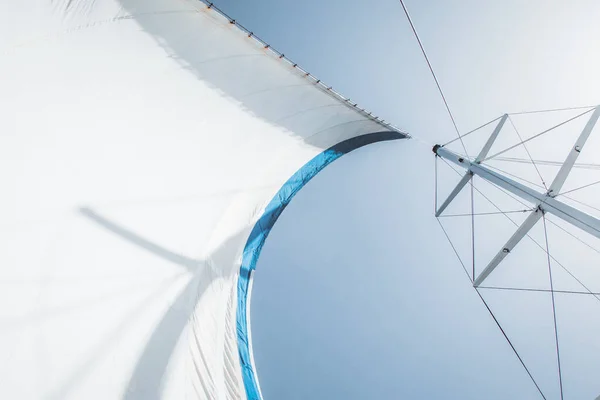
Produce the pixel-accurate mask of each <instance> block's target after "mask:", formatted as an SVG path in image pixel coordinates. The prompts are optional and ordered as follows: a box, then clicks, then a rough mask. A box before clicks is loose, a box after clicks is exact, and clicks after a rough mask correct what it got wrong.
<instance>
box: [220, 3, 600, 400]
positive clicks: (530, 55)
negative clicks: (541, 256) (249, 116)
mask: <svg viewBox="0 0 600 400" xmlns="http://www.w3.org/2000/svg"><path fill="white" fill-rule="evenodd" d="M215 3H216V4H217V5H218V6H219V7H220V8H222V9H223V10H224V11H225V12H227V13H228V14H230V16H232V17H234V18H235V19H236V20H238V21H239V22H241V23H242V24H243V25H245V26H246V27H247V28H249V29H250V30H252V31H254V32H255V33H256V34H257V35H259V36H260V37H261V38H263V39H264V40H266V41H267V42H269V43H271V44H272V45H273V47H275V48H277V49H278V50H280V51H282V52H284V53H285V54H286V56H288V57H289V58H291V59H292V60H294V61H295V62H298V63H299V65H301V66H302V67H303V68H305V69H306V70H308V71H310V72H311V73H313V74H314V75H316V76H317V77H319V78H320V79H322V80H323V81H325V82H327V83H328V84H330V85H332V86H333V87H334V88H335V89H337V90H338V91H339V92H341V93H342V94H344V95H345V96H348V97H350V98H351V99H353V100H354V101H357V102H358V103H359V104H360V105H362V106H363V107H366V108H367V109H368V110H370V111H373V112H374V113H375V114H376V115H378V116H380V117H382V118H384V119H386V120H388V121H391V122H392V123H394V124H395V125H396V126H398V127H400V128H402V129H405V130H407V131H408V132H410V133H411V134H413V135H414V136H416V137H418V138H420V139H421V140H422V141H423V142H425V143H427V145H425V144H422V143H421V142H418V141H412V142H411V143H392V144H390V143H385V144H378V145H374V146H371V147H369V148H365V149H361V150H359V151H357V152H356V153H353V154H350V155H348V156H345V157H344V158H342V159H341V160H339V161H336V162H335V163H334V164H333V165H332V166H330V167H328V168H327V169H326V170H325V171H324V172H322V173H321V174H320V175H319V176H317V177H316V178H315V179H314V180H313V181H311V183H310V184H309V185H307V186H306V188H305V189H303V191H302V192H301V193H300V194H299V195H298V196H297V197H296V198H295V199H294V201H293V202H292V204H291V205H290V206H289V207H288V209H286V211H285V213H284V214H283V216H282V217H281V218H280V220H279V222H278V223H277V224H276V225H275V228H274V229H273V231H272V233H271V235H270V237H269V239H268V241H267V244H266V246H265V249H264V251H263V253H262V256H261V260H260V261H259V265H258V268H257V274H256V277H255V285H254V292H253V297H252V335H253V342H254V353H255V358H256V363H257V369H258V373H259V379H260V382H261V386H262V390H263V394H264V397H265V398H266V399H306V398H311V399H337V398H344V399H396V398H409V399H437V398H456V399H459V398H460V399H507V398H511V399H535V398H541V397H540V396H539V394H538V393H537V391H536V389H535V387H534V386H533V385H532V383H531V381H530V380H529V378H528V377H527V375H526V373H525V372H524V371H523V369H522V367H521V366H520V364H519V363H518V361H517V359H516V358H515V356H514V354H513V353H512V351H511V350H510V348H509V347H508V345H507V344H506V342H505V340H504V338H503V337H502V336H501V334H500V332H499V331H498V329H497V328H496V326H495V325H494V323H493V321H492V320H491V318H490V316H489V314H488V313H487V311H486V310H485V308H484V307H483V305H482V304H481V302H480V301H479V299H478V298H477V295H476V293H475V292H474V291H473V289H472V288H471V287H470V282H469V281H468V280H467V278H466V277H465V275H464V272H463V271H462V270H461V268H460V265H459V264H458V263H457V261H456V259H455V257H454V255H453V253H452V251H451V249H450V247H449V246H448V244H447V242H446V241H445V239H444V237H443V234H442V233H441V231H440V229H439V227H438V225H437V222H436V221H435V219H434V218H433V215H432V214H433V211H432V210H433V168H432V166H433V159H432V157H431V153H430V150H429V148H428V145H429V144H432V143H436V142H445V141H448V140H450V139H452V138H453V137H454V135H455V133H454V131H453V128H452V125H451V123H450V120H449V118H448V116H447V114H446V112H445V109H444V107H443V103H442V102H441V99H440V97H439V94H438V93H437V91H436V88H435V85H434V82H433V80H432V79H431V76H430V74H429V71H428V70H427V67H426V65H425V63H424V60H423V58H422V56H421V54H420V53H419V49H418V47H417V44H416V42H415V41H414V38H413V36H412V33H411V31H410V28H409V26H408V24H407V22H406V19H405V17H404V14H403V12H402V8H401V6H400V4H399V3H398V2H397V1H396V0H374V1H371V2H358V1H341V0H333V1H327V2H319V1H317V0H307V1H302V2H300V1H291V0H256V1H245V2H239V1H232V0H220V1H215ZM406 4H407V6H408V8H409V10H410V12H411V14H412V16H413V19H414V22H415V24H416V26H417V29H418V30H419V32H420V35H421V38H422V40H423V42H424V44H425V46H426V48H427V50H428V53H429V55H430V58H431V61H432V63H433V65H434V68H435V70H436V72H437V74H438V77H439V79H440V82H441V84H442V86H443V88H444V90H445V93H446V96H447V99H448V101H449V104H450V107H451V108H452V110H453V112H454V115H455V117H456V120H457V123H458V127H459V129H460V130H461V131H462V132H465V131H467V130H469V129H471V128H474V127H476V126H478V125H480V124H482V123H484V122H487V121H488V120H490V119H492V118H495V117H497V116H499V115H500V114H502V113H504V112H511V111H522V110H532V109H544V108H555V107H568V106H579V105H588V104H596V103H598V102H599V97H600V80H598V79H597V71H599V70H600V55H598V51H597V49H598V48H600V24H597V15H600V14H598V12H599V11H600V3H598V2H595V1H592V0H590V1H571V2H559V1H542V0H536V1H527V2H523V1H518V0H508V1H488V2H478V1H466V0H464V1H453V2H447V1H429V2H418V1H407V2H406ZM503 296H504V295H501V294H489V297H486V299H488V300H489V301H490V303H491V304H492V305H493V306H497V307H498V308H497V310H498V313H499V316H500V318H501V320H502V321H503V322H504V323H505V324H506V325H507V330H508V331H509V334H510V335H511V337H513V338H514V340H515V343H516V345H517V347H518V348H519V349H520V350H521V352H522V353H523V356H524V358H526V361H527V364H528V365H529V366H530V367H531V369H532V372H533V373H534V375H535V376H536V378H537V379H538V381H539V383H540V385H541V386H542V389H543V390H544V393H546V395H547V398H548V399H555V398H559V392H558V386H557V380H556V370H555V367H554V362H555V361H554V358H553V357H554V353H553V348H552V345H553V336H552V335H553V333H552V331H551V330H550V328H549V325H548V321H549V320H548V316H549V314H548V311H549V309H548V307H547V304H546V303H547V300H548V299H547V298H543V297H541V298H540V297H539V296H538V297H531V296H529V297H528V296H527V295H520V297H519V296H516V297H515V296H514V295H512V296H513V297H510V298H508V297H506V296H504V297H503ZM561 301H562V302H559V304H558V305H559V313H560V312H561V310H562V312H563V316H564V315H570V314H572V313H573V312H574V311H573V310H575V309H578V310H581V308H580V307H581V305H580V304H574V303H573V304H571V303H569V301H571V300H561ZM544 302H545V303H544ZM503 305H504V309H502V307H501V306H503ZM561 307H562V308H561ZM592 307H593V305H592ZM516 308H519V311H520V314H519V315H518V316H515V315H514V314H515V312H514V310H515V309H516ZM596 313H597V310H596ZM511 317H513V319H511ZM571 326H573V327H572V328H571V330H569V328H568V327H565V328H564V330H563V331H562V333H563V337H565V338H571V340H572V342H576V341H577V340H579V341H581V342H582V343H587V344H589V345H590V346H592V348H593V349H595V350H596V351H597V350H598V348H597V347H598V345H597V342H595V341H594V340H593V338H592V339H590V338H589V337H588V336H586V334H583V333H582V332H584V331H585V332H587V331H590V326H587V329H586V328H585V327H584V326H575V325H573V324H571V325H569V327H571ZM565 340H567V339H565ZM594 346H595V347H594ZM566 347H569V346H568V343H567V344H566ZM582 349H587V348H585V347H578V348H575V349H574V350H573V349H572V351H571V352H570V353H569V354H570V355H566V356H565V359H566V361H565V362H566V364H567V365H566V366H565V371H564V378H565V398H594V396H596V395H598V394H599V393H600V385H599V384H597V383H596V381H597V379H595V378H596V373H595V371H597V369H594V366H597V362H596V364H594V361H593V360H587V359H586V357H583V352H584V351H586V350H582ZM588 350H589V349H588ZM573 354H574V356H573ZM595 354H598V353H595ZM582 357H583V358H582ZM579 359H583V361H582V363H583V364H582V365H585V366H586V367H585V368H583V367H581V368H578V365H579V364H578V363H577V360H579ZM580 364H581V363H580Z"/></svg>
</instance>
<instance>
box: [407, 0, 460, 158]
mask: <svg viewBox="0 0 600 400" xmlns="http://www.w3.org/2000/svg"><path fill="white" fill-rule="evenodd" d="M399 1H400V4H401V5H402V9H403V10H404V14H405V15H406V19H407V20H408V23H409V24H410V27H411V29H412V32H413V34H414V36H415V39H416V40H417V43H418V44H419V47H420V48H421V53H423V57H424V58H425V61H426V62H427V66H428V67H429V71H430V72H431V75H432V76H433V80H434V81H435V84H436V86H437V89H438V91H439V93H440V96H441V97H442V100H443V101H444V105H445V106H446V111H448V115H449V116H450V119H451V120H452V125H454V130H455V131H456V135H457V136H458V139H459V140H460V143H461V145H462V147H463V150H464V151H465V154H466V155H467V157H468V156H469V153H468V152H467V148H466V146H465V142H464V141H463V140H462V138H461V136H460V131H459V130H458V126H457V125H456V121H455V119H454V115H453V114H452V111H451V110H450V106H449V105H448V101H447V100H446V96H444V91H443V90H442V87H441V86H440V82H439V81H438V78H437V76H436V75H435V72H434V71H433V66H432V65H431V62H430V61H429V57H428V56H427V53H426V52H425V47H423V43H422V42H421V38H420V37H419V34H418V33H417V29H416V28H415V24H414V23H413V21H412V18H411V17H410V14H409V13H408V9H407V8H406V5H405V4H404V0H399Z"/></svg>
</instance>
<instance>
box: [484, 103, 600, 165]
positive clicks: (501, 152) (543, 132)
mask: <svg viewBox="0 0 600 400" xmlns="http://www.w3.org/2000/svg"><path fill="white" fill-rule="evenodd" d="M592 110H593V108H592V109H590V110H587V111H585V112H582V113H581V114H578V115H576V116H574V117H572V118H569V119H568V120H566V121H563V122H561V123H559V124H557V125H554V126H553V127H551V128H548V129H546V130H544V131H542V132H540V133H538V134H537V135H533V136H532V137H530V138H528V139H525V140H523V141H521V142H520V143H517V144H515V145H513V146H510V147H509V148H507V149H504V150H502V151H499V152H498V153H496V154H493V155H491V156H489V157H486V158H485V159H483V160H481V161H486V160H490V159H492V158H494V157H496V156H499V155H500V154H504V153H506V152H507V151H509V150H512V149H514V148H515V147H518V146H520V145H522V144H523V143H527V142H529V141H531V140H533V139H536V138H538V137H540V136H542V135H544V134H546V133H548V132H550V131H552V130H554V129H556V128H558V127H561V126H563V125H565V124H567V123H569V122H571V121H573V120H575V119H577V118H579V117H581V116H583V115H585V114H587V113H589V112H591V111H592Z"/></svg>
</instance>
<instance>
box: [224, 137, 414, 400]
mask: <svg viewBox="0 0 600 400" xmlns="http://www.w3.org/2000/svg"><path fill="white" fill-rule="evenodd" d="M406 137H407V136H406V135H405V134H402V133H399V132H377V133H370V134H366V135H361V136H357V137H354V138H351V139H347V140H344V141H343V142H340V143H338V144H336V145H334V146H332V147H330V148H329V149H327V150H325V151H323V152H322V153H321V154H319V155H317V156H316V157H315V158H313V159H312V160H310V161H309V162H308V163H306V164H305V165H304V166H303V167H302V168H300V169H299V170H298V171H297V172H296V173H295V174H294V175H292V177H291V178H290V179H289V180H288V181H287V182H286V183H285V184H284V185H283V187H282V188H281V189H280V190H279V192H277V194H276V195H275V197H273V199H272V200H271V201H270V202H269V204H268V205H267V207H266V208H265V211H264V213H263V215H262V216H261V217H260V219H259V220H258V222H257V223H256V225H254V228H253V229H252V231H251V233H250V237H249V238H248V241H247V242H246V246H245V247H244V252H243V256H242V265H241V267H240V276H239V279H238V293H237V295H238V306H237V313H236V318H237V338H238V351H239V355H240V363H241V367H242V378H243V380H244V387H245V388H246V395H247V397H248V400H261V397H260V392H259V390H258V382H257V380H256V372H255V371H254V367H253V365H252V361H251V357H250V343H249V339H248V314H247V301H248V294H249V293H248V290H249V286H250V275H251V274H252V271H253V270H254V269H255V268H256V263H257V261H258V257H259V256H260V252H261V250H262V248H263V245H264V244H265V240H266V239H267V236H268V235H269V232H270V231H271V228H273V225H275V222H276V221H277V219H278V218H279V216H280V215H281V213H282V212H283V210H284V209H285V207H286V206H287V205H288V204H289V203H290V201H291V200H292V198H293V197H294V196H295V195H296V193H298V191H299V190H300V189H302V188H303V187H304V185H306V184H307V183H308V181H310V180H311V179H312V178H313V177H314V176H315V175H317V174H318V173H319V172H320V171H321V170H322V169H323V168H325V167H326V166H328V165H329V164H331V163H332V162H333V161H335V160H337V159H338V158H340V157H341V156H343V155H344V154H347V153H350V152H351V151H352V150H355V149H358V148H360V147H363V146H366V145H368V144H371V143H376V142H381V141H386V140H396V139H403V138H406Z"/></svg>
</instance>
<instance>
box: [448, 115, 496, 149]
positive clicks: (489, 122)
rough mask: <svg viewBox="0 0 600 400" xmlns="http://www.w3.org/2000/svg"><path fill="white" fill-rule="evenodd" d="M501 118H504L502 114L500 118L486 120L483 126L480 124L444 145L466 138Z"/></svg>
mask: <svg viewBox="0 0 600 400" xmlns="http://www.w3.org/2000/svg"><path fill="white" fill-rule="evenodd" d="M500 118H502V116H500V117H498V118H494V119H493V120H491V121H488V122H486V123H485V124H483V125H481V126H478V127H477V128H475V129H473V130H470V131H469V132H467V133H465V134H464V135H460V136H459V137H457V138H456V139H452V140H451V141H449V142H448V143H444V144H443V145H442V146H448V145H449V144H451V143H454V142H456V141H457V140H461V139H463V138H465V137H467V136H469V135H470V134H471V133H473V132H476V131H478V130H480V129H481V128H485V127H486V126H488V125H489V124H491V123H494V122H496V121H498V120H499V119H500Z"/></svg>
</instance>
